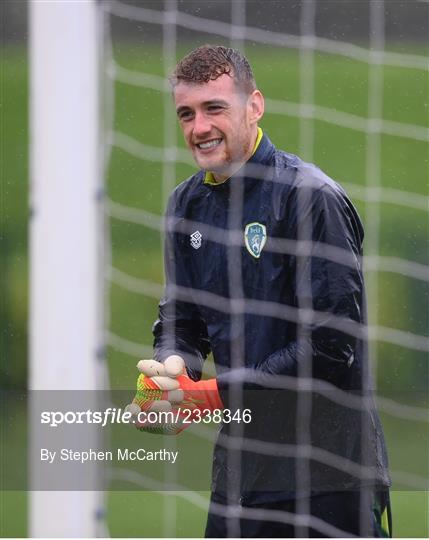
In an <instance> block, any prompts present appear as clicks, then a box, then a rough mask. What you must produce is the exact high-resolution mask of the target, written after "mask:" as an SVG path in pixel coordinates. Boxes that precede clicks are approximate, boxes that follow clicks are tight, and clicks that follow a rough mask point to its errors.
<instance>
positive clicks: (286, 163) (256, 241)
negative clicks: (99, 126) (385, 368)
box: [134, 45, 391, 537]
mask: <svg viewBox="0 0 429 540" xmlns="http://www.w3.org/2000/svg"><path fill="white" fill-rule="evenodd" d="M171 83H172V88H173V96H174V101H175V106H176V112H177V117H178V122H179V124H180V127H181V129H182V131H183V135H184V138H185V141H186V144H187V146H188V148H189V150H190V151H191V153H192V155H193V157H194V159H195V161H196V163H197V165H198V166H199V168H200V170H199V171H198V172H197V173H196V174H194V175H193V176H191V177H190V178H189V179H188V180H186V181H185V182H183V183H181V184H180V185H179V186H178V187H177V188H176V189H175V191H174V192H173V193H172V195H171V197H170V200H169V204H168V209H167V215H166V240H165V269H166V280H167V282H166V289H165V295H164V297H163V298H162V300H161V302H160V304H159V318H158V320H157V321H156V323H155V325H154V328H153V332H154V335H155V347H154V359H155V361H158V362H161V363H164V362H165V364H163V367H161V370H160V371H159V373H157V372H155V371H151V369H152V368H153V369H155V370H156V366H158V367H159V365H160V364H158V363H154V364H151V366H152V367H151V366H149V365H148V364H144V365H140V368H141V371H142V373H143V375H141V376H140V378H139V392H138V394H137V397H136V400H135V402H136V404H135V405H134V406H135V407H137V408H138V409H140V408H151V407H152V406H153V403H154V401H159V403H158V405H157V406H158V410H160V409H162V408H163V407H166V408H168V407H171V406H174V404H175V403H180V401H181V400H182V399H185V400H188V401H189V400H191V401H192V400H193V399H194V398H196V396H200V399H199V400H198V399H194V401H193V403H194V404H195V403H198V402H199V403H200V404H201V406H202V407H205V408H208V409H213V408H216V407H222V406H224V407H225V408H229V409H232V410H234V408H237V407H240V404H238V405H237V403H236V401H237V399H236V396H243V403H242V405H243V406H245V405H246V404H247V403H248V402H249V400H250V402H251V403H252V404H253V405H254V407H255V411H256V412H257V414H256V415H255V414H253V415H252V426H251V427H249V428H247V427H246V430H245V433H244V435H245V437H246V439H245V440H246V441H249V439H250V447H249V445H247V446H243V451H242V452H241V453H240V454H239V459H238V460H237V459H230V458H231V456H233V452H238V450H233V449H232V447H231V445H229V444H228V441H229V437H228V433H229V431H230V430H232V427H231V426H228V425H226V424H225V425H222V426H221V430H220V433H219V438H218V442H217V445H216V448H215V455H214V460H213V483H212V497H211V505H210V509H209V516H208V521H207V527H206V536H207V537H227V536H242V537H256V536H259V537H293V536H296V535H299V534H300V532H301V533H302V529H300V528H299V527H298V525H299V523H298V521H299V519H297V518H298V514H299V513H300V511H301V509H302V508H303V505H302V501H303V498H305V499H306V501H307V503H308V505H307V508H308V512H309V514H310V515H311V519H310V521H307V522H306V523H307V525H308V528H306V529H304V531H305V534H308V535H309V536H331V535H334V533H335V531H338V530H339V531H342V534H340V535H341V536H344V535H345V534H347V535H350V534H351V535H355V536H383V535H391V523H390V506H389V488H388V486H389V482H390V480H389V474H388V466H387V456H386V450H385V444H384V437H383V433H382V428H381V425H380V422H379V419H378V416H377V413H376V411H375V407H374V405H373V404H372V401H371V396H370V393H369V392H370V383H369V381H368V358H367V347H366V340H365V333H364V331H363V330H364V329H365V324H366V314H365V311H366V308H365V298H364V282H363V272H362V267H361V257H362V242H363V235H364V233H363V228H362V224H361V221H360V219H359V216H358V214H357V212H356V210H355V209H354V207H353V205H352V204H351V202H350V201H349V199H348V198H347V196H346V194H345V193H344V191H343V190H342V188H341V187H340V186H339V185H338V184H336V183H335V182H334V181H333V180H331V179H330V178H329V177H327V176H326V175H325V174H324V173H323V172H322V171H321V170H320V169H318V168H317V167H316V166H314V165H312V164H308V163H305V162H303V161H302V160H301V159H300V158H298V157H296V156H294V155H292V154H289V153H287V152H284V151H281V150H278V149H276V147H275V146H274V145H273V143H272V142H271V141H270V139H269V138H268V136H267V135H266V134H265V133H264V132H263V131H262V129H261V127H260V126H259V122H260V120H261V118H262V116H263V113H264V100H263V96H262V94H261V92H260V91H259V90H258V89H257V87H256V83H255V80H254V77H253V73H252V70H251V67H250V65H249V63H248V61H247V60H246V58H245V57H243V56H242V55H241V53H240V52H238V51H236V50H234V49H231V48H226V47H222V46H210V45H206V46H203V47H199V48H197V49H196V50H194V51H192V52H191V53H190V54H188V55H187V56H186V57H185V58H183V59H182V60H181V61H180V62H179V63H178V64H177V66H176V69H175V71H174V73H173V75H172V77H171ZM210 352H212V353H213V358H214V362H215V365H216V371H217V377H216V378H215V379H212V380H210V381H200V379H201V373H202V367H203V362H204V360H205V358H206V357H207V355H208V354H209V353H210ZM172 356H173V360H171V358H170V357H172ZM177 356H179V357H180V358H182V359H183V360H184V363H185V365H186V369H185V371H182V367H181V360H180V358H179V360H178V359H177ZM152 362H153V361H152ZM151 375H152V376H151ZM159 377H161V378H159ZM304 379H305V380H306V381H308V380H310V381H313V384H314V391H313V392H312V394H306V395H307V396H308V397H311V400H310V401H309V403H310V407H311V409H310V414H308V416H307V418H308V419H309V420H306V423H302V424H300V423H299V422H298V421H297V419H298V418H299V410H300V409H299V406H298V403H299V401H298V400H299V397H300V396H302V395H303V394H302V392H303V390H299V384H298V383H299V381H300V380H301V381H303V380H304ZM166 380H167V381H168V380H170V383H168V382H167V386H165V381H166ZM171 381H173V383H171ZM276 381H278V384H276ZM317 383H319V384H321V385H322V386H323V387H324V388H325V389H332V393H331V396H332V398H333V399H329V397H330V396H329V395H328V396H327V395H326V392H325V394H323V395H322V394H321V393H320V392H319V393H317ZM279 386H280V387H283V388H287V391H284V392H280V391H276V390H274V388H275V387H277V388H278V387H279ZM249 392H250V393H251V392H253V394H252V395H253V397H252V398H249V397H248V396H249ZM300 392H301V393H300ZM352 394H353V395H352ZM362 394H363V395H364V396H365V397H366V399H365V401H364V400H361V399H358V400H356V399H354V400H353V399H351V398H352V397H354V398H356V397H358V398H359V397H360V396H361V395H362ZM255 395H256V397H254V396H255ZM338 396H339V397H342V399H343V402H342V403H341V404H340V403H339V401H338V399H337V398H338ZM347 396H349V398H348V397H347ZM344 399H346V402H347V403H346V404H344ZM348 401H350V404H349V403H348ZM356 401H358V402H359V403H362V404H363V406H362V407H361V408H359V407H355V406H354V405H353V404H355V403H356ZM171 404H172V405H171ZM348 405H350V406H348ZM155 407H156V406H155ZM254 416H256V418H255V420H254V421H253V417H254ZM308 424H309V425H308ZM142 427H143V428H144V426H142ZM168 428H169V429H170V430H171V432H174V433H176V432H178V431H180V430H181V429H182V426H180V425H179V426H169V427H168ZM301 428H302V429H304V430H307V431H308V434H309V437H310V440H309V441H307V445H310V448H311V449H312V450H313V449H315V450H321V451H322V454H320V452H319V454H317V453H316V454H315V455H313V454H312V453H309V451H308V447H307V448H306V450H307V451H306V453H305V454H304V453H303V452H302V447H300V446H299V441H297V438H296V435H297V434H299V433H300V429H301ZM254 439H255V443H257V442H263V443H266V442H269V443H272V442H274V443H275V445H274V447H275V448H278V453H277V454H276V455H270V454H269V453H263V452H259V451H258V450H257V447H256V446H255V448H254V449H253V448H252V441H253V440H254ZM301 440H302V439H301ZM243 442H245V441H244V439H243ZM235 448H236V447H235ZM291 448H293V449H295V452H293V451H291ZM327 455H328V456H333V458H334V462H332V460H329V459H328V460H326V456H327ZM336 457H338V460H337V462H336V461H335V458H336ZM340 458H341V459H340ZM349 464H350V467H349ZM307 465H308V467H307ZM306 467H307V468H306ZM302 471H307V476H306V478H308V479H309V482H307V483H306V484H305V486H304V484H302V483H300V478H302V476H301V475H302ZM303 486H304V487H303ZM303 490H304V491H303ZM272 511H277V512H272ZM278 511H282V512H278ZM286 512H287V513H286ZM308 512H307V513H308ZM234 513H235V514H234ZM272 516H274V517H272ZM279 516H280V517H279ZM301 517H302V516H301ZM300 523H302V521H301V522H300ZM323 525H325V528H323ZM297 527H298V528H297ZM326 527H327V528H326ZM329 527H331V528H329ZM334 528H336V529H334Z"/></svg>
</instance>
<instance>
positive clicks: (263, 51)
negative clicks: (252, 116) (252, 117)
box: [0, 43, 429, 537]
mask: <svg viewBox="0 0 429 540" xmlns="http://www.w3.org/2000/svg"><path fill="white" fill-rule="evenodd" d="M182 52H184V51H183V50H180V51H179V54H181V53H182ZM116 55H117V61H118V62H119V63H120V64H121V65H123V66H124V67H127V68H129V69H135V70H138V71H145V72H148V73H153V74H162V73H163V66H162V62H160V57H161V52H160V50H159V49H156V48H151V47H148V46H147V44H146V43H144V44H143V43H133V44H131V43H124V44H117V47H116ZM248 56H249V59H250V61H251V63H252V64H253V67H254V71H255V75H256V78H257V80H258V82H259V85H260V87H261V89H262V91H263V92H264V94H265V95H266V96H267V97H269V98H272V99H277V100H286V101H290V102H299V101H300V89H299V65H300V64H299V56H298V55H297V54H296V53H295V52H294V51H284V50H281V49H275V48H270V47H249V50H248ZM267 59H269V61H267ZM1 61H2V71H1V73H2V83H1V84H2V87H1V88H2V93H1V97H2V108H1V114H2V117H1V141H2V142H1V147H2V159H1V167H2V168H1V193H0V195H1V218H0V219H1V246H2V248H1V249H2V261H1V264H2V285H3V287H2V289H3V293H2V294H3V296H2V298H1V300H2V302H1V304H0V327H1V332H2V334H1V335H2V340H1V346H2V356H3V358H4V361H2V362H1V363H0V378H1V382H2V385H4V386H6V387H9V388H13V387H15V388H16V387H18V388H19V387H22V386H23V385H25V381H26V375H27V373H26V357H27V313H28V286H27V277H28V256H27V236H28V235H27V230H28V121H27V113H28V110H27V109H28V105H27V103H28V75H27V58H26V53H25V51H24V50H22V49H19V48H16V49H15V48H7V49H5V50H4V51H3V54H2V59H1ZM383 78H384V82H383V116H384V118H385V119H386V120H389V121H394V122H406V123H410V124H416V125H418V126H427V125H428V95H429V84H428V73H427V72H423V71H420V70H414V69H411V70H410V69H404V68H393V67H385V68H384V69H383ZM368 84H369V73H368V66H367V65H366V64H364V63H362V62H358V61H354V60H350V59H346V58H343V57H340V56H331V55H325V54H321V53H318V54H316V55H315V77H314V85H315V99H316V104H317V105H319V106H321V107H326V108H334V109H336V110H338V111H341V112H345V113H348V114H352V115H357V116H363V117H366V115H367V113H368V99H367V96H368ZM115 90H116V91H115V118H114V127H115V129H116V130H118V131H120V132H123V133H125V134H127V135H128V136H131V137H134V138H136V139H137V140H139V141H140V142H142V143H144V144H147V145H151V146H162V145H163V143H164V138H165V133H164V125H165V123H166V115H168V114H170V109H171V107H170V106H168V101H166V99H165V96H164V95H163V94H162V93H160V92H156V91H153V90H145V89H142V88H136V87H132V86H128V85H125V84H122V83H118V84H117V85H116V88H115ZM77 112H78V111H77ZM170 121H171V122H174V118H171V120H170V117H168V122H170ZM313 126H314V152H313V157H312V159H314V161H315V162H316V163H317V164H318V165H319V166H320V167H321V168H322V169H324V170H325V171H326V172H327V173H328V174H329V175H330V176H332V177H333V178H334V179H336V180H337V181H339V182H340V183H341V182H344V183H351V184H355V185H357V186H365V185H366V184H367V183H368V179H367V177H366V175H367V172H366V170H367V164H366V159H367V136H366V134H365V133H363V132H360V131H358V130H354V129H350V128H345V127H341V126H337V125H333V124H330V123H328V122H326V121H325V120H323V119H320V120H317V121H315V122H314V124H313ZM262 127H263V129H264V130H265V131H266V132H267V133H268V134H269V136H270V138H271V139H272V140H273V142H274V143H275V144H276V145H277V146H279V147H280V148H283V149H285V150H287V151H289V152H292V153H299V152H300V142H299V138H300V129H301V127H302V124H301V122H300V119H299V118H297V117H295V116H279V115H274V114H271V113H267V114H266V115H265V117H264V119H263V122H262ZM176 134H177V140H178V143H179V145H180V146H181V147H182V148H184V143H183V140H182V137H181V134H180V132H179V130H178V128H176ZM304 157H306V156H304ZM380 168H381V176H380V182H381V185H382V187H386V188H391V189H396V190H407V191H410V192H413V193H415V194H418V195H421V196H425V197H427V195H428V145H427V143H424V142H421V141H414V140H412V139H407V138H402V137H394V136H390V135H383V136H381V137H380ZM194 170H195V169H194V168H193V167H191V166H189V165H184V164H178V165H177V166H176V167H175V176H176V178H177V182H179V181H181V180H183V179H185V178H186V177H187V176H189V175H190V174H192V172H193V171H194ZM164 173H165V170H164V169H163V165H162V163H156V162H153V161H150V160H147V159H143V158H142V159H139V158H137V157H135V156H131V155H129V154H127V153H126V152H125V151H123V150H120V149H117V148H115V149H113V152H112V159H111V162H110V165H109V170H108V174H107V180H106V183H107V190H108V194H109V197H111V198H112V199H113V200H114V201H117V202H120V203H122V204H125V205H130V206H133V207H136V208H142V209H144V210H146V211H150V212H154V213H157V214H159V215H162V213H163V209H164V205H165V193H163V175H164ZM354 203H355V204H356V206H357V208H358V210H359V212H360V214H361V216H362V218H363V220H364V222H365V221H366V219H367V215H368V209H370V205H371V204H374V203H366V202H365V200H364V197H363V193H362V197H360V198H358V197H356V198H355V199H354ZM379 210H380V213H379V216H380V235H379V252H380V254H382V255H385V256H394V257H401V258H404V259H409V260H411V261H415V262H418V263H421V264H428V262H429V261H428V253H429V249H428V244H427V212H424V211H422V210H415V209H407V208H405V207H404V206H401V205H393V204H390V203H383V204H381V205H380V206H379ZM110 233H111V241H112V261H113V265H114V266H115V267H117V268H118V269H120V270H122V271H124V272H127V273H129V274H131V275H132V276H135V277H139V278H143V279H147V280H152V281H154V282H156V283H158V284H162V283H163V269H162V251H161V235H160V234H159V232H157V231H152V230H150V229H148V228H146V227H143V226H140V225H135V224H128V223H124V222H121V221H119V220H115V219H112V220H111V222H110ZM367 233H368V234H370V231H367ZM377 277H378V281H379V291H378V297H377V298H370V305H371V306H374V304H377V305H378V317H379V324H381V325H384V326H389V327H393V328H398V329H401V330H404V331H408V332H413V333H416V334H422V335H428V333H429V332H428V319H427V300H428V298H429V288H428V286H427V283H424V282H422V281H418V280H414V279H410V278H406V277H404V276H402V275H398V274H393V273H388V272H380V273H378V275H377ZM109 303H110V305H109V308H110V318H111V323H110V329H111V330H112V331H113V332H115V333H117V334H118V335H120V336H121V337H123V338H126V339H128V340H131V341H135V342H140V343H145V344H147V345H150V344H151V340H152V337H151V325H152V322H153V320H154V319H155V318H156V312H157V301H156V300H155V299H150V298H145V297H144V296H142V295H138V294H135V293H131V292H129V291H125V290H123V289H121V288H120V287H118V286H116V285H113V286H112V287H111V289H110V302H109ZM377 352H378V362H377V384H378V387H379V389H380V391H381V392H382V393H385V394H386V395H389V396H392V397H393V398H394V399H396V400H398V401H400V400H403V401H404V402H407V403H414V404H419V401H418V396H419V395H420V392H422V391H425V390H426V391H427V386H428V382H429V369H428V364H427V358H426V355H425V354H424V353H422V352H416V351H413V350H410V349H408V348H406V347H399V346H392V345H388V344H384V343H379V344H377ZM108 363H109V369H110V380H111V385H112V387H113V388H114V389H119V388H131V387H132V386H133V385H134V379H135V375H136V374H135V363H136V358H135V357H134V356H130V355H127V354H124V353H120V352H118V351H115V350H114V349H113V348H109V350H108ZM398 392H399V393H398ZM416 400H417V401H416ZM415 402H416V403H415ZM383 422H384V426H385V431H386V436H387V442H388V447H389V454H390V460H391V465H392V469H395V470H396V469H398V470H402V471H405V472H410V473H414V474H417V475H420V476H426V477H427V476H428V463H427V448H428V432H427V424H423V425H422V424H421V423H417V422H409V421H403V420H400V419H397V418H396V419H395V418H391V417H388V416H386V415H384V416H383ZM18 426H20V429H21V430H24V429H25V415H24V413H22V416H21V421H20V422H18ZM13 433H14V434H15V435H13ZM20 433H21V435H20ZM22 434H23V431H22V432H19V430H18V433H17V432H16V430H15V431H14V432H12V431H9V432H8V433H7V436H5V433H2V434H0V435H1V436H2V439H1V444H2V445H4V447H5V448H6V450H7V451H6V452H5V455H15V456H16V455H18V454H17V449H19V448H21V451H22V445H23V444H24V443H22ZM12 435H13V436H12ZM20 441H21V442H20ZM20 445H21V446H20ZM20 462H21V463H22V464H23V458H21V461H20V460H17V464H18V465H19V463H20ZM3 466H4V464H3ZM394 488H395V489H394V490H393V491H392V504H393V512H394V533H395V536H417V537H427V536H428V535H429V530H428V493H426V492H413V491H405V489H409V488H406V487H405V486H403V489H402V490H398V489H396V488H398V486H394ZM122 489H125V488H124V487H123V486H122ZM200 495H201V496H202V500H203V501H204V500H207V493H201V494H200ZM205 504H206V503H205ZM27 505H28V499H27V494H26V493H25V492H24V491H1V492H0V536H25V535H26V534H27V532H28V531H27V522H26V512H27ZM202 505H203V506H204V504H203V503H202ZM107 508H108V513H107V515H108V521H109V527H110V533H111V535H112V536H114V537H119V536H120V537H132V536H140V537H142V536H143V537H144V536H154V537H157V536H178V537H195V536H201V535H202V534H203V532H204V524H205V516H206V508H199V507H197V506H195V505H193V504H191V503H190V502H189V501H186V499H182V498H180V497H171V496H162V495H159V494H154V493H150V492H143V491H138V490H134V491H112V492H110V493H109V494H108V499H107ZM166 516H168V517H167V518H166Z"/></svg>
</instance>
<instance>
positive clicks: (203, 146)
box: [195, 139, 222, 150]
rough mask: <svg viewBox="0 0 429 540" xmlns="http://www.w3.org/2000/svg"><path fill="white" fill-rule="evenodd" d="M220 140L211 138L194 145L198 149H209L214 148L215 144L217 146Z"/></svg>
mask: <svg viewBox="0 0 429 540" xmlns="http://www.w3.org/2000/svg"><path fill="white" fill-rule="evenodd" d="M221 142H222V139H213V140H211V141H207V142H202V143H198V144H196V145H195V146H196V147H197V148H199V149H200V150H209V149H210V148H215V147H216V146H219V145H220V143H221Z"/></svg>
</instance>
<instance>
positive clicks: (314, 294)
mask: <svg viewBox="0 0 429 540" xmlns="http://www.w3.org/2000/svg"><path fill="white" fill-rule="evenodd" d="M303 193H304V195H303V196H302V197H301V201H298V200H296V199H295V210H294V216H293V217H292V219H291V221H293V222H294V224H293V225H292V226H291V227H292V234H291V235H292V237H294V238H297V239H299V238H303V239H304V240H305V241H306V242H305V244H306V245H307V246H309V251H307V253H305V249H303V255H301V256H294V257H290V258H289V260H290V261H291V262H290V264H291V268H292V270H291V275H292V276H295V279H294V283H293V284H292V286H293V287H294V296H295V299H294V307H296V308H298V311H299V312H300V313H301V314H302V316H303V317H302V318H301V320H300V321H298V322H297V324H296V339H294V340H292V341H291V342H290V343H288V345H287V346H286V347H284V348H282V349H279V350H276V351H274V352H273V353H272V354H271V355H270V356H269V357H267V358H263V359H261V361H260V362H259V363H258V364H257V365H256V366H255V370H254V371H253V373H249V370H246V373H244V372H243V374H242V375H243V377H244V378H245V379H246V380H247V381H248V382H250V381H252V382H250V384H246V383H245V386H246V387H248V388H253V387H255V385H256V386H259V385H262V386H269V383H265V382H264V381H265V380H266V377H264V375H265V374H269V375H277V374H280V375H288V376H296V375H298V372H299V364H300V363H304V362H305V361H306V360H307V359H309V360H310V362H311V364H310V365H311V374H309V375H306V376H312V377H314V378H319V379H324V380H327V381H329V382H331V383H332V384H336V383H337V382H338V380H339V378H341V377H342V376H343V374H344V373H345V371H346V370H347V368H348V367H349V366H350V365H351V364H352V363H353V360H354V353H355V350H356V347H357V343H358V340H359V332H360V331H362V330H363V328H364V326H363V325H364V324H365V317H366V315H365V313H364V308H363V306H364V299H363V295H364V282H363V273H362V268H361V255H362V253H361V245H362V240H363V228H362V225H361V222H360V219H359V216H358V214H357V213H356V211H355V209H354V207H353V205H352V204H351V203H350V201H348V199H347V197H346V196H345V194H344V193H343V191H342V190H341V189H340V188H339V187H338V186H335V187H334V185H333V183H332V181H330V183H329V184H328V185H326V186H323V187H321V188H318V189H305V190H304V192H303ZM289 218H291V216H290V215H289ZM308 240H311V242H308ZM303 246H304V244H302V245H301V247H303ZM297 247H298V250H300V243H299V241H298V243H297ZM356 323H357V324H356ZM239 379H240V374H239V373H238V372H237V373H232V372H230V373H225V374H222V375H221V376H220V377H219V379H218V385H219V388H220V390H221V393H222V395H223V396H226V393H227V389H228V387H229V385H230V384H231V383H232V381H238V380H239Z"/></svg>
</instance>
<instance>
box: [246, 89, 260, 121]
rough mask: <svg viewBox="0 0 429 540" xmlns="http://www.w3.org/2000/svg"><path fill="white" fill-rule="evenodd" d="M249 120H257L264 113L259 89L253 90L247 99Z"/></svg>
mask: <svg viewBox="0 0 429 540" xmlns="http://www.w3.org/2000/svg"><path fill="white" fill-rule="evenodd" d="M248 107H249V114H250V117H249V119H250V122H251V123H252V124H253V123H256V122H258V121H259V120H260V119H261V118H262V116H263V114H264V96H263V95H262V94H261V92H260V91H259V90H253V92H252V93H251V94H250V97H249V100H248Z"/></svg>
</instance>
